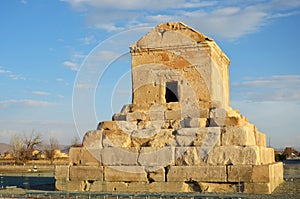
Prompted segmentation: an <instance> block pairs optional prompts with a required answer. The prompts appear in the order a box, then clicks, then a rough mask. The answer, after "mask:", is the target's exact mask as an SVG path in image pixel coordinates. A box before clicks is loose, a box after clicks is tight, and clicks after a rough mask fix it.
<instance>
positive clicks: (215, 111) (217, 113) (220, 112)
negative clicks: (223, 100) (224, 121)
mask: <svg viewBox="0 0 300 199" xmlns="http://www.w3.org/2000/svg"><path fill="white" fill-rule="evenodd" d="M226 116H227V111H226V109H224V108H212V109H210V111H209V117H210V118H226Z"/></svg>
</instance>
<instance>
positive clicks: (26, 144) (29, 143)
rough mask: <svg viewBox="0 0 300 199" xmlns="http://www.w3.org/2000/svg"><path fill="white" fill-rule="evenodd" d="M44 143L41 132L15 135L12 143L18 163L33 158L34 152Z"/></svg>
mask: <svg viewBox="0 0 300 199" xmlns="http://www.w3.org/2000/svg"><path fill="white" fill-rule="evenodd" d="M41 143H42V136H41V134H40V133H35V132H34V131H32V132H31V134H30V136H27V135H26V134H24V136H23V137H21V136H20V135H14V136H13V137H12V138H11V141H10V144H11V146H12V151H13V155H14V157H15V161H16V163H19V162H22V163H24V164H25V163H26V162H27V161H28V160H30V159H32V152H33V151H34V150H35V149H38V147H40V145H41Z"/></svg>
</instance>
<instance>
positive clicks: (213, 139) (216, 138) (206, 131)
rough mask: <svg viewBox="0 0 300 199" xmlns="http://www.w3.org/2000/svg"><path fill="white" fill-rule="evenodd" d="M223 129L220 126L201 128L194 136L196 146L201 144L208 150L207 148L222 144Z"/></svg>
mask: <svg viewBox="0 0 300 199" xmlns="http://www.w3.org/2000/svg"><path fill="white" fill-rule="evenodd" d="M221 130H222V129H221V128H220V127H207V128H199V129H198V133H197V135H196V137H195V138H194V146H201V147H202V148H205V149H206V151H208V150H207V149H212V148H213V147H214V146H220V145H221ZM209 151H210V150H209ZM209 151H208V152H209Z"/></svg>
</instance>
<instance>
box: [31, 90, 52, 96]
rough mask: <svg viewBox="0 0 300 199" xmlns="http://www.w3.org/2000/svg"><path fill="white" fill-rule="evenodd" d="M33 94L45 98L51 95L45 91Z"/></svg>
mask: <svg viewBox="0 0 300 199" xmlns="http://www.w3.org/2000/svg"><path fill="white" fill-rule="evenodd" d="M32 93H33V94H35V95H43V96H47V95H50V93H48V92H45V91H33V92H32Z"/></svg>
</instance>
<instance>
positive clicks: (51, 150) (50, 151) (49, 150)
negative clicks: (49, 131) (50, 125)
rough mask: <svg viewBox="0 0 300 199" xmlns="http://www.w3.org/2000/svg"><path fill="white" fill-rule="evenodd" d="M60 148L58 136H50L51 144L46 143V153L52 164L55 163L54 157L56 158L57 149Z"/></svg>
mask: <svg viewBox="0 0 300 199" xmlns="http://www.w3.org/2000/svg"><path fill="white" fill-rule="evenodd" d="M57 149H59V142H58V140H57V139H56V138H54V137H50V138H49V144H48V145H45V149H44V150H45V154H46V157H47V159H49V160H50V161H51V164H53V161H54V158H55V150H57Z"/></svg>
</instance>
